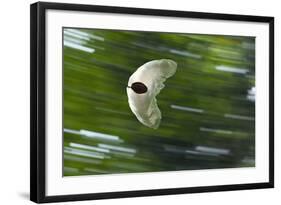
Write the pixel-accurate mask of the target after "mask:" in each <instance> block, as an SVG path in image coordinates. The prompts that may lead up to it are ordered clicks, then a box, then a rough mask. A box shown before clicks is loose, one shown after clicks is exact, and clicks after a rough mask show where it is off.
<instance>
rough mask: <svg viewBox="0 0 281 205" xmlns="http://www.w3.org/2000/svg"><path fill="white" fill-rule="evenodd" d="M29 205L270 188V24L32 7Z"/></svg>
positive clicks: (253, 19) (245, 18)
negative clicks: (34, 203) (30, 202)
mask: <svg viewBox="0 0 281 205" xmlns="http://www.w3.org/2000/svg"><path fill="white" fill-rule="evenodd" d="M30 20H31V37H30V43H31V140H30V143H31V146H30V147H31V153H30V160H31V171H30V172H31V176H30V180H31V181H30V192H31V194H30V198H31V200H32V201H34V202H38V203H42V202H58V201H74V200H93V199H108V198H120V197H137V196H153V195H167V194H184V193H195V192H212V191H228V190H243V189H258V188H272V187H274V154H273V153H274V150H273V149H274V144H273V140H274V139H273V138H274V122H273V121H274V104H273V103H274V87H273V86H274V82H273V80H274V77H273V76H274V18H273V17H265V16H249V15H233V14H231V15H230V14H216V13H202V12H187V11H173V10H155V9H141V8H125V7H108V6H95V5H80V4H62V3H42V2H40V3H35V4H32V5H31V18H30Z"/></svg>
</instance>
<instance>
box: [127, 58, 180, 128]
mask: <svg viewBox="0 0 281 205" xmlns="http://www.w3.org/2000/svg"><path fill="white" fill-rule="evenodd" d="M176 69H177V64H176V62H174V61H172V60H169V59H161V60H153V61H150V62H147V63H145V64H144V65H142V66H141V67H139V68H138V69H137V70H136V71H135V72H134V73H133V74H132V75H131V77H130V78H129V82H128V86H129V87H130V86H131V85H132V84H133V83H136V82H140V83H143V84H144V85H145V86H146V87H147V89H148V90H147V92H145V93H142V94H138V93H136V92H134V91H133V90H132V89H130V88H127V95H128V102H129V106H130V108H131V110H132V112H133V113H134V114H135V115H136V117H137V119H138V120H139V121H140V122H141V123H142V124H144V125H146V126H148V127H151V128H154V129H157V128H158V126H159V124H160V121H161V111H160V110H159V108H158V105H157V100H156V96H157V95H158V94H159V93H160V91H161V89H163V88H164V87H165V85H164V82H165V81H166V79H167V78H170V77H171V76H173V75H174V74H175V72H176Z"/></svg>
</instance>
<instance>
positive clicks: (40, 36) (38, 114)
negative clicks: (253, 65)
mask: <svg viewBox="0 0 281 205" xmlns="http://www.w3.org/2000/svg"><path fill="white" fill-rule="evenodd" d="M48 9H53V10H67V11H86V12H102V13H121V14H130V15H135V14H137V15H152V16H163V17H164V16H169V17H181V18H195V19H216V20H229V21H247V22H263V23H267V24H269V50H268V52H269V165H268V168H269V181H267V182H262V183H249V184H229V185H220V186H204V187H187V188H171V189H157V190H155V189H153V190H140V191H122V192H107V193H89V194H74V195H59V196H46V192H45V191H46V190H45V186H46V180H45V177H46V173H45V172H46V165H45V158H46V154H45V151H46V150H45V148H46V147H45V146H46V127H45V123H46V121H45V114H46V92H45V90H46V80H45V74H46V68H45V64H46V59H45V49H46V46H45V37H46V30H45V26H46V11H47V10H48ZM30 110H31V111H30V199H31V200H32V201H34V202H37V203H45V202H61V201H76V200H94V199H95V200H96V199H109V198H123V197H140V196H154V195H169V194H186V193H197V192H214V191H230V190H245V189H260V188H273V187H274V18H273V17H265V16H249V15H233V14H231V15H230V14H218V13H202V12H187V11H172V10H155V9H142V8H125V7H110V6H96V5H82V4H64V3H47V2H38V3H34V4H32V5H31V7H30Z"/></svg>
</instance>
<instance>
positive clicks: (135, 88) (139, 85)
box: [131, 82, 147, 94]
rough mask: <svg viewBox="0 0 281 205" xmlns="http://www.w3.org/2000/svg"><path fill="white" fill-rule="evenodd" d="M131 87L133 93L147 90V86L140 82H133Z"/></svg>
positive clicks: (141, 92)
mask: <svg viewBox="0 0 281 205" xmlns="http://www.w3.org/2000/svg"><path fill="white" fill-rule="evenodd" d="M131 88H132V89H133V91H135V93H137V94H143V93H146V92H147V87H146V86H145V84H143V83H141V82H135V83H133V84H132V85H131Z"/></svg>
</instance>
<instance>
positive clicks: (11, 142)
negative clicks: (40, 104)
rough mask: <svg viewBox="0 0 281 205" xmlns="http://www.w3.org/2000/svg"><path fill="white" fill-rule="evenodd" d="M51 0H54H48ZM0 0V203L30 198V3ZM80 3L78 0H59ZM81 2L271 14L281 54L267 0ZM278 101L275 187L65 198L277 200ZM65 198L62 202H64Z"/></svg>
mask: <svg viewBox="0 0 281 205" xmlns="http://www.w3.org/2000/svg"><path fill="white" fill-rule="evenodd" d="M49 1H52V0H49ZM32 2H34V1H30V0H27V1H23V0H10V1H8V0H7V1H2V2H1V6H0V15H1V18H0V23H1V31H0V35H1V37H0V52H1V53H0V54H1V55H0V64H1V66H0V96H1V97H0V105H1V106H0V128H1V129H0V139H1V141H0V159H1V160H0V204H5V205H6V204H7V205H9V204H32V202H30V201H28V198H29V4H30V3H32ZM61 2H71V3H75V2H76V3H81V2H82V1H77V0H76V1H73V0H72V1H71V0H68V1H61ZM83 3H85V4H97V5H98V4H100V5H113V6H127V7H145V8H157V9H173V10H186V11H201V12H218V13H235V14H247V15H268V16H275V21H276V22H275V37H276V38H275V45H276V46H275V52H276V53H277V54H279V55H280V48H281V47H280V36H281V23H280V20H281V12H280V6H279V7H278V1H277V0H276V1H270V0H267V1H265V0H263V1H260V0H248V1H246V0H231V1H226V0H205V1H203V0H190V1H187V0H182V1H180V0H172V1H165V2H164V1H157V0H155V1H152V0H138V1H137V0H135V1H130V0H118V1H116V0H115V1H114V0H95V1H90V0H84V1H83ZM279 55H275V56H276V61H275V62H276V63H275V79H276V81H275V82H276V83H275V90H276V91H277V92H275V105H278V104H279V105H280V104H281V94H280V92H279V93H278V88H280V87H281V81H280V80H279V82H278V81H277V80H278V79H280V78H281V71H280V69H278V68H279V67H280V58H278V57H279ZM280 111H281V110H280V106H279V107H278V106H276V108H275V120H276V122H275V125H276V131H275V148H276V151H275V156H276V160H275V163H276V169H275V171H276V188H275V189H264V190H247V191H232V192H219V193H204V194H186V195H173V196H161V197H159V196H158V197H142V198H127V199H113V200H100V201H96V202H93V201H84V202H70V203H68V204H108V205H109V204H115V205H118V204H122V205H123V204H124V205H125V204H137V205H138V204H216V205H220V204H228V205H234V204H235V205H237V204H246V203H248V204H279V203H280V202H279V203H278V199H279V200H280V197H279V196H280V191H281V188H280V182H281V177H280V175H279V173H281V172H280V171H281V170H280V169H281V164H280V161H279V160H280V157H279V156H280V155H281V151H280V149H279V146H280V144H281V141H280V138H279V136H280V132H281V128H280V127H281V126H280V125H279V124H280V123H281V117H280V116H281V112H280ZM63 204H65V203H63Z"/></svg>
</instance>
